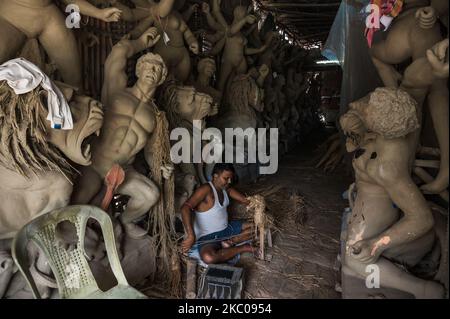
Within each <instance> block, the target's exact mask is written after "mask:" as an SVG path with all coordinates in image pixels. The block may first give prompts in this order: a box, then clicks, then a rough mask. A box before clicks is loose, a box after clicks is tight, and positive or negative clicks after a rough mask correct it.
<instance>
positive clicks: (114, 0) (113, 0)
mask: <svg viewBox="0 0 450 319" xmlns="http://www.w3.org/2000/svg"><path fill="white" fill-rule="evenodd" d="M109 3H110V4H111V5H113V6H114V7H116V8H118V9H120V10H122V20H124V21H130V22H132V21H140V20H142V19H144V18H146V17H147V16H148V14H149V13H148V10H143V9H137V8H136V9H131V8H130V7H127V6H126V5H124V4H122V3H120V2H119V1H118V0H110V1H109Z"/></svg>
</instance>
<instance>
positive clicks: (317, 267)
mask: <svg viewBox="0 0 450 319" xmlns="http://www.w3.org/2000/svg"><path fill="white" fill-rule="evenodd" d="M311 154H312V150H311V149H309V148H307V147H306V148H305V147H303V148H298V149H297V150H294V151H293V152H291V153H290V154H288V155H285V156H284V157H283V160H282V161H281V163H280V166H279V171H278V173H277V174H275V175H271V176H267V177H264V178H261V179H260V180H259V181H258V182H257V183H256V184H254V185H247V186H245V187H243V188H241V190H243V191H246V190H248V193H251V194H254V193H255V192H256V193H257V192H260V190H262V192H263V193H269V195H268V196H266V201H267V205H268V208H269V212H268V213H269V214H271V215H272V216H274V217H275V224H276V227H277V228H278V231H275V232H274V233H273V247H272V248H268V249H267V251H266V253H267V254H268V255H269V257H271V261H260V260H255V259H254V258H253V257H252V256H248V255H247V256H245V255H244V256H243V257H242V259H241V263H240V264H241V266H243V267H244V269H245V284H244V298H274V299H278V298H287V299H290V298H295V299H300V298H340V297H341V295H340V293H339V292H337V291H336V290H335V286H336V283H337V282H339V272H338V269H337V267H336V256H337V254H338V250H339V236H340V227H341V216H342V212H343V210H344V208H345V207H346V206H347V202H346V201H345V200H343V199H342V193H343V192H344V191H345V190H346V189H347V188H348V186H349V185H350V183H351V182H352V180H351V177H350V176H349V175H348V173H346V172H345V169H343V167H340V168H338V169H337V170H336V171H335V172H333V173H329V174H326V173H324V172H323V171H322V170H320V169H316V168H314V166H315V165H316V163H317V161H318V159H319V158H320V155H321V154H314V155H311ZM255 190H256V191H255Z"/></svg>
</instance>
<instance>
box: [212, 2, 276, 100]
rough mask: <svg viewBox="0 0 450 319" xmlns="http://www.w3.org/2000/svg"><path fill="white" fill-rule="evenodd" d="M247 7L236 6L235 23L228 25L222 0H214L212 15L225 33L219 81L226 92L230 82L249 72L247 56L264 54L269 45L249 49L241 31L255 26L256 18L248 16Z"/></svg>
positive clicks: (220, 88) (219, 85)
mask: <svg viewBox="0 0 450 319" xmlns="http://www.w3.org/2000/svg"><path fill="white" fill-rule="evenodd" d="M247 9H248V8H247V7H246V6H236V7H235V8H234V11H233V22H232V23H231V25H229V24H228V23H227V21H226V20H225V18H224V17H223V15H222V13H221V11H220V0H212V15H213V16H214V18H215V20H216V24H217V25H221V30H222V31H224V33H225V41H224V50H223V54H222V63H221V70H220V75H219V81H218V89H219V91H221V92H224V91H225V87H226V85H227V82H228V80H229V79H230V78H231V79H232V78H234V76H236V75H240V74H245V73H246V72H247V71H248V66H247V60H246V58H245V56H246V55H254V54H259V53H262V52H264V50H266V49H267V47H268V45H269V43H265V44H264V45H263V46H262V47H260V48H249V47H247V39H246V38H245V36H244V35H243V34H242V32H241V30H242V29H243V28H244V26H245V25H246V24H253V23H255V22H256V18H255V16H253V15H248V14H247Z"/></svg>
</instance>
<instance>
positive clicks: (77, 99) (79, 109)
mask: <svg viewBox="0 0 450 319" xmlns="http://www.w3.org/2000/svg"><path fill="white" fill-rule="evenodd" d="M63 93H67V94H65V96H66V98H67V96H68V95H69V96H70V97H72V99H71V101H70V102H69V106H70V108H71V111H72V116H73V119H74V127H73V129H72V130H57V129H52V128H51V127H50V122H49V121H47V120H46V116H47V113H48V112H47V109H46V108H47V106H46V103H44V102H45V99H46V91H45V90H44V89H42V87H41V86H38V87H37V88H36V89H34V90H33V91H31V92H29V93H26V94H22V95H16V94H15V93H14V91H13V90H12V89H11V88H10V87H9V86H8V85H7V83H6V81H0V127H1V135H0V141H1V143H0V180H1V181H2V183H1V184H0V200H1V202H2V205H1V207H0V239H5V238H12V237H13V236H14V235H15V233H16V232H17V231H18V230H20V229H21V227H23V226H24V225H25V224H26V223H28V222H29V221H31V220H32V219H34V218H36V217H37V216H39V215H41V214H44V213H47V212H49V211H51V210H53V209H56V208H60V207H64V206H67V205H68V203H69V199H70V194H71V193H72V181H71V180H72V177H73V175H74V173H75V169H74V167H72V165H71V164H70V163H71V162H74V163H76V164H79V165H89V164H90V163H91V153H90V145H89V140H90V139H89V137H90V136H92V135H95V134H96V133H98V132H99V131H100V128H101V126H102V123H103V111H102V106H101V104H100V103H99V102H97V101H95V100H93V99H92V98H90V97H87V96H78V95H73V90H70V89H69V90H63Z"/></svg>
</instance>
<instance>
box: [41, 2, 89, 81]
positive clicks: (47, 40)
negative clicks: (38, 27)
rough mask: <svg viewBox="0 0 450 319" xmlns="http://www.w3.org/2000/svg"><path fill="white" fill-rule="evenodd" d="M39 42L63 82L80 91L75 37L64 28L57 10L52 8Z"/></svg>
mask: <svg viewBox="0 0 450 319" xmlns="http://www.w3.org/2000/svg"><path fill="white" fill-rule="evenodd" d="M49 16H50V15H49ZM39 41H40V43H41V44H42V46H43V47H44V49H45V51H46V52H47V54H48V55H49V57H50V59H51V60H52V61H53V62H54V63H55V64H56V65H57V67H58V70H59V72H61V76H62V78H63V79H64V82H66V83H67V84H70V85H73V86H75V87H78V88H80V89H82V81H81V65H80V56H79V53H78V47H77V43H76V41H75V36H74V35H73V33H72V31H71V30H70V29H68V28H67V27H66V25H65V20H64V18H63V16H62V14H61V13H60V12H59V11H58V8H56V7H55V8H54V12H53V14H52V15H51V18H50V21H48V24H47V26H46V28H45V30H44V31H43V32H42V34H41V35H40V36H39Z"/></svg>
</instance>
